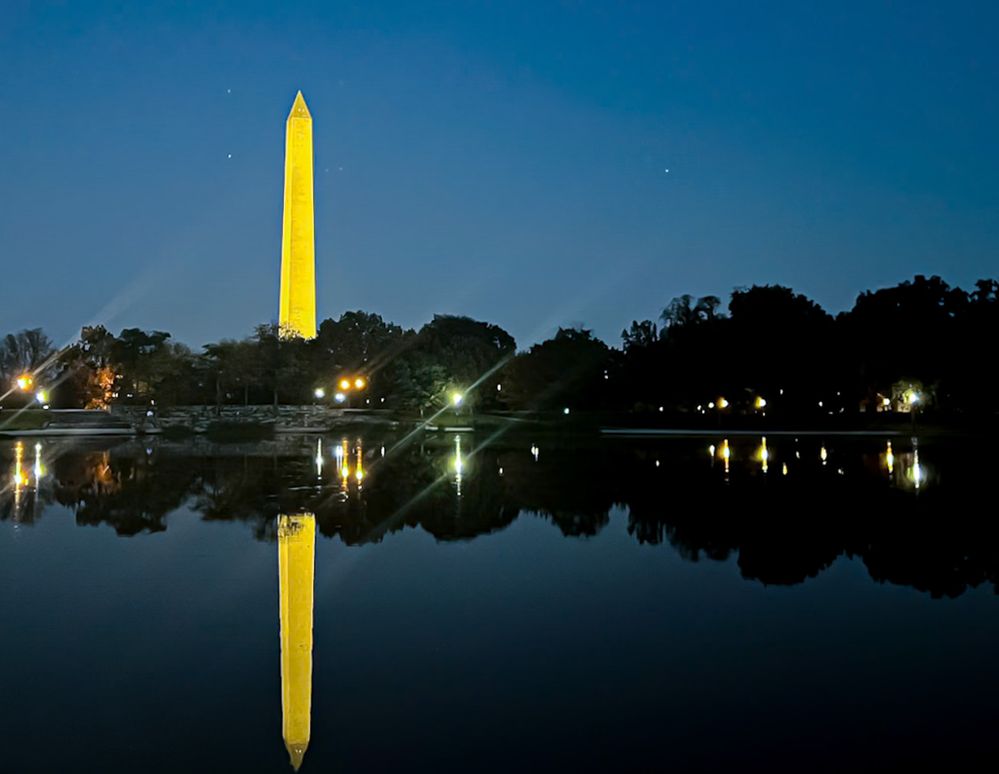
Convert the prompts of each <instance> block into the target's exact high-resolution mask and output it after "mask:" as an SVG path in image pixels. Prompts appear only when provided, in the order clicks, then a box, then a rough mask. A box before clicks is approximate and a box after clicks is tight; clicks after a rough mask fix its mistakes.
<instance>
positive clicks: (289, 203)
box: [278, 92, 316, 339]
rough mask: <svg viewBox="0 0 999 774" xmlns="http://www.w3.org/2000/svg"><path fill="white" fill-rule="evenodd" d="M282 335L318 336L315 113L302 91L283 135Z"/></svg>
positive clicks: (279, 322)
mask: <svg viewBox="0 0 999 774" xmlns="http://www.w3.org/2000/svg"><path fill="white" fill-rule="evenodd" d="M278 324H279V325H280V326H281V330H282V332H283V333H284V335H287V336H301V337H302V338H306V339H313V338H315V337H316V239H315V206H314V204H313V197H312V114H311V113H309V108H308V106H307V105H306V104H305V99H304V98H303V97H302V92H298V96H296V97H295V104H293V105H292V106H291V112H290V113H289V114H288V123H287V125H286V127H285V139H284V224H283V227H282V240H281V308H280V310H279V312H278Z"/></svg>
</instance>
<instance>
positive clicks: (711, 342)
mask: <svg viewBox="0 0 999 774" xmlns="http://www.w3.org/2000/svg"><path fill="white" fill-rule="evenodd" d="M997 333H999V281H997V280H992V279H983V280H979V281H978V282H976V283H975V288H974V290H972V291H964V290H962V289H960V288H958V287H950V286H949V285H948V284H947V283H946V282H944V281H943V280H942V279H941V278H940V277H937V276H933V277H929V278H926V277H925V276H923V275H917V276H916V277H915V279H914V280H912V281H905V282H902V283H900V284H898V285H896V286H894V287H890V288H884V289H881V290H876V291H865V292H863V293H861V294H860V295H859V296H858V297H857V300H856V303H855V304H854V306H853V308H852V309H850V310H849V311H846V312H841V313H840V314H838V315H836V316H832V315H830V314H829V313H828V312H826V311H825V310H824V309H822V307H820V306H819V305H818V304H817V303H815V302H814V301H811V300H810V299H808V298H807V297H805V296H804V295H801V294H798V293H795V292H794V291H793V290H791V289H790V288H788V287H784V286H781V285H754V286H752V287H749V288H736V289H735V290H734V291H733V292H732V294H731V297H730V300H729V303H728V309H727V314H726V313H725V312H723V311H722V302H721V299H720V298H718V297H717V296H704V297H701V298H694V297H693V296H690V295H682V296H679V297H677V298H674V299H672V300H671V301H670V302H669V303H668V304H667V305H666V306H665V307H664V308H663V311H662V314H661V315H660V317H659V319H658V320H656V321H652V320H642V321H638V320H636V321H633V322H632V324H631V326H630V327H629V328H628V329H626V330H624V331H622V332H621V339H622V344H621V347H620V349H617V348H612V347H610V346H608V345H607V344H606V343H605V342H603V341H601V340H600V339H598V338H597V337H595V336H594V335H593V333H592V331H591V330H588V329H586V328H582V327H576V328H559V329H558V331H557V332H556V333H555V335H554V336H553V337H552V338H550V339H548V340H546V341H543V342H540V343H537V344H534V345H533V346H531V347H530V348H529V349H527V350H525V351H521V352H517V348H516V342H515V341H514V339H513V337H512V336H511V335H510V334H509V333H507V332H506V331H505V330H503V329H502V328H500V327H499V326H497V325H493V324H491V323H487V322H481V321H478V320H473V319H471V318H469V317H462V316H455V315H435V316H434V318H433V319H432V320H431V321H430V322H428V323H427V324H425V325H424V326H423V327H422V328H420V329H419V330H418V331H417V330H413V329H404V328H402V327H401V326H399V325H396V324H394V323H391V322H386V321H385V320H383V319H382V317H381V316H380V315H377V314H372V313H369V312H363V311H351V312H345V313H344V314H342V315H341V316H340V318H339V319H337V320H334V319H327V320H324V321H323V322H322V323H321V324H320V326H319V330H318V334H317V336H316V338H315V339H312V340H309V341H306V340H303V339H301V338H295V337H289V336H286V335H283V332H282V331H281V330H280V329H279V328H278V327H277V326H276V325H274V324H264V325H258V326H257V327H256V328H255V330H254V331H253V333H252V335H250V336H248V337H246V338H244V339H239V340H235V339H223V340H221V341H218V342H215V343H211V344H206V345H205V346H204V347H203V348H202V351H201V352H194V351H193V350H192V349H191V348H190V347H188V346H186V345H185V344H182V343H178V342H176V341H174V340H173V339H172V337H171V335H170V334H169V333H167V332H166V331H143V330H140V329H138V328H125V329H124V330H122V331H121V332H120V333H119V334H118V335H117V336H115V335H113V334H112V333H111V332H110V331H108V330H107V329H106V328H104V326H102V325H95V326H88V327H85V328H83V330H82V331H81V333H80V337H79V339H78V340H77V341H76V342H74V343H73V344H72V345H70V346H68V347H66V348H64V349H62V350H59V351H56V350H55V349H54V347H53V346H52V342H51V340H50V339H49V338H48V337H47V336H46V335H45V334H44V333H43V332H42V331H41V329H31V330H24V331H21V332H19V333H15V334H8V335H6V336H5V337H3V339H0V380H2V382H3V384H4V385H5V387H4V392H7V391H8V390H11V386H12V384H13V382H14V381H15V380H16V378H17V376H18V375H19V374H21V373H24V372H31V373H33V374H34V375H35V381H36V384H37V385H39V386H43V385H44V386H45V387H47V388H48V389H49V390H50V392H51V396H50V401H51V404H52V405H53V406H58V407H82V408H107V407H109V406H111V405H113V404H133V405H148V404H150V403H155V404H156V405H157V406H171V405H216V406H218V407H221V406H223V405H260V404H272V405H274V406H277V405H278V404H280V403H287V404H311V403H315V402H318V401H317V399H316V398H315V395H314V391H315V389H316V388H317V387H322V388H324V389H325V391H326V396H325V397H324V399H323V401H322V402H331V400H332V396H333V393H334V392H335V391H336V384H337V382H338V380H339V379H340V378H342V377H346V376H350V377H351V378H354V377H356V376H362V377H364V379H365V380H366V382H367V386H366V388H365V389H364V390H363V391H351V392H349V393H348V399H347V402H346V405H348V406H352V407H356V408H372V409H375V408H385V409H396V410H407V411H420V412H421V413H422V412H424V411H427V410H436V409H439V408H441V407H443V406H445V405H447V403H448V400H449V398H450V395H451V394H452V393H453V392H455V391H458V392H461V393H462V394H463V396H464V397H465V400H464V401H463V403H462V406H463V407H471V408H475V409H478V410H487V411H488V410H551V409H556V408H561V407H563V406H571V407H572V408H574V409H601V410H628V411H631V410H655V409H656V407H659V406H664V407H669V410H670V411H671V412H672V411H690V410H693V408H694V406H695V405H700V404H706V403H707V402H708V401H712V400H715V399H717V397H719V396H722V395H724V396H726V397H727V400H728V401H729V402H730V403H731V404H732V405H733V408H734V409H738V408H739V407H749V406H751V405H752V402H753V401H754V400H755V398H756V397H758V396H766V400H767V406H768V410H774V411H781V410H783V411H788V412H795V413H802V412H808V411H812V412H815V411H816V410H817V409H821V412H820V413H827V412H828V411H841V410H844V411H856V410H857V409H858V408H859V407H861V406H864V405H866V406H874V405H875V404H879V403H880V401H882V400H883V399H884V398H885V397H887V398H890V399H892V400H897V399H898V398H899V396H900V395H901V393H902V391H903V390H904V389H906V387H909V388H910V389H911V388H913V387H914V386H915V387H916V388H918V390H919V391H920V395H921V398H922V402H921V406H927V407H935V408H939V409H942V410H951V411H966V410H971V409H975V410H981V409H982V408H983V407H989V410H994V408H993V403H992V401H991V398H990V394H991V392H992V391H994V390H995V387H996V383H995V379H994V377H995V376H996V364H995V357H994V356H993V355H992V354H991V353H990V352H989V351H988V350H987V349H986V348H985V347H983V344H985V343H986V342H989V341H994V340H995V336H996V334H997ZM985 346H986V347H987V344H985ZM0 394H2V393H0ZM31 397H32V396H30V395H24V394H18V393H17V392H16V391H14V392H13V393H8V395H7V397H6V399H5V400H4V404H5V405H8V406H10V405H14V404H16V403H17V401H18V400H20V402H21V403H20V405H23V404H24V403H25V402H27V401H29V400H30V399H31Z"/></svg>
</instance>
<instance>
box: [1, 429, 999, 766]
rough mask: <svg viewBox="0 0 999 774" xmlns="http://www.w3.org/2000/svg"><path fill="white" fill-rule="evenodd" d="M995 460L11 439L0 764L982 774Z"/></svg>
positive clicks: (397, 440) (752, 444)
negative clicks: (941, 773)
mask: <svg viewBox="0 0 999 774" xmlns="http://www.w3.org/2000/svg"><path fill="white" fill-rule="evenodd" d="M992 467H993V460H992V452H991V446H990V443H989V442H988V440H987V439H983V440H980V441H969V440H946V441H944V440H931V439H920V440H917V439H913V438H909V437H904V436H900V437H892V438H890V439H888V438H875V437H819V436H801V437H794V436H790V435H773V436H767V437H765V438H764V437H761V436H736V437H725V436H723V435H719V436H716V437H710V438H709V437H704V438H671V439H668V440H660V441H652V440H647V439H646V440H636V439H625V438H613V439H604V440H593V441H580V440H579V439H566V438H557V437H556V438H549V437H543V436H542V437H530V436H516V437H512V436H505V437H502V438H492V437H489V436H487V435H481V436H480V435H479V434H472V433H433V434H429V433H428V434H425V435H419V436H409V437H400V436H398V435H392V434H390V433H377V432H371V431H365V433H363V434H361V435H358V434H350V435H338V436H326V437H321V438H320V437H316V436H279V437H278V438H276V439H275V440H273V441H266V442H259V443H253V444H212V443H209V442H207V441H206V440H204V439H203V438H195V439H192V440H190V441H184V442H170V441H167V440H163V439H155V438H154V439H145V440H141V441H137V440H126V441H110V440H107V439H93V440H90V441H81V440H72V441H70V440H59V441H57V440H53V439H45V440H43V441H40V442H36V440H35V439H33V438H24V439H22V440H20V441H2V442H0V476H2V482H3V483H2V485H0V616H2V618H0V620H2V621H3V637H2V639H0V656H2V660H0V664H2V666H0V674H2V680H0V688H2V695H3V697H4V701H3V704H2V709H0V740H2V742H3V744H2V747H0V772H4V773H6V772H12V773H17V774H20V773H21V772H36V771H37V772H78V771H101V772H110V771H121V772H178V771H185V772H192V771H206V772H228V771H239V772H258V771H260V772H283V771H291V770H292V769H293V768H294V767H297V766H300V767H301V770H302V771H304V772H308V771H349V772H354V771H413V770H422V771H456V772H457V771H461V772H468V771H504V772H509V771H521V770H526V771H533V770H545V771H549V770H571V771H650V770H670V771H713V770H718V769H721V768H722V767H739V768H741V769H749V770H755V769H763V768H765V769H767V770H770V771H773V770H778V771H796V772H800V771H842V770H845V769H850V770H871V769H874V770H885V769H889V768H893V767H897V768H908V767H910V766H915V765H917V764H924V765H926V764H930V765H935V766H939V767H944V766H946V767H948V769H949V770H955V769H961V768H972V767H975V766H977V765H978V764H979V763H981V764H983V765H984V764H986V763H987V762H990V761H992V760H993V754H994V752H995V751H996V750H995V748H996V747H997V745H996V743H995V741H994V740H995V738H996V736H995V731H994V729H995V728H996V724H997V721H999V709H997V704H999V699H997V696H999V660H997V659H996V653H997V652H999V599H997V597H996V581H997V579H999V525H997V524H996V515H995V506H994V501H995V495H994V489H993V486H992V483H993V482H992V478H991V475H992Z"/></svg>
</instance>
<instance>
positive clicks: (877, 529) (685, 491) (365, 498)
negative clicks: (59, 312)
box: [0, 436, 999, 596]
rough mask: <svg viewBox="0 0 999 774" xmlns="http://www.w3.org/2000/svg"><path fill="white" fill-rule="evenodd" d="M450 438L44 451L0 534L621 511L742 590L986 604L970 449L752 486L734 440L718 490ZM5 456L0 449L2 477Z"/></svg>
mask: <svg viewBox="0 0 999 774" xmlns="http://www.w3.org/2000/svg"><path fill="white" fill-rule="evenodd" d="M452 438H453V436H452V437H451V438H447V437H445V438H433V439H429V440H427V439H425V440H424V441H423V442H422V443H420V442H414V443H411V444H408V445H405V446H403V447H401V448H399V447H394V446H393V443H395V440H396V439H393V438H384V439H377V438H375V439H368V440H367V441H366V442H365V443H364V444H362V443H361V442H360V440H359V439H345V442H344V443H343V445H342V449H341V451H340V452H338V453H339V454H340V456H339V457H335V456H334V455H333V454H332V453H331V449H330V447H329V446H327V447H325V448H324V449H323V450H322V453H321V454H320V459H321V460H322V461H323V465H322V469H321V470H320V469H319V468H318V467H317V462H316V451H317V450H316V449H315V448H314V444H315V443H316V441H315V440H314V439H302V440H292V441H285V442H282V443H273V444H269V445H258V446H256V447H252V448H247V449H235V450H233V449H232V448H229V449H226V447H214V448H212V447H205V448H200V447H196V448H190V447H184V446H176V447H171V446H170V445H169V444H162V445H153V446H152V447H150V448H147V447H146V446H145V445H138V444H134V443H125V444H120V445H118V446H116V447H114V448H101V449H92V450H88V449H79V448H73V447H64V448H57V447H53V448H51V449H49V450H46V452H45V455H44V457H45V460H46V467H45V472H44V475H43V476H40V477H37V480H36V481H35V482H34V484H32V483H31V479H30V476H27V477H26V478H25V479H24V481H22V485H21V486H18V487H16V489H17V491H16V492H15V491H14V490H15V487H11V486H7V487H5V488H4V490H3V494H2V495H0V518H2V519H5V520H17V521H21V522H30V521H32V520H33V519H34V518H37V517H38V516H39V515H40V514H41V513H43V512H44V509H45V507H46V506H47V505H48V504H51V503H58V504H60V505H63V506H66V507H67V508H69V509H70V510H72V511H73V512H74V513H75V515H76V520H77V523H78V524H81V525H84V524H85V525H98V524H106V525H109V526H111V527H112V528H113V529H114V530H115V531H116V532H117V533H118V534H120V535H135V534H137V533H140V532H157V531H161V530H164V529H166V528H167V516H168V515H169V514H171V513H173V512H175V511H177V510H179V509H183V508H186V509H188V510H190V511H193V512H195V513H197V514H200V515H201V517H202V518H204V519H206V520H222V521H232V520H235V521H240V522H244V523H246V524H248V525H249V526H250V527H251V529H252V531H253V534H254V535H255V536H256V537H257V538H258V539H262V540H273V539H275V532H274V530H275V527H274V524H275V516H276V515H277V514H278V513H282V512H300V511H310V512H314V513H315V514H316V520H317V526H318V529H319V531H320V533H321V534H323V535H325V536H327V537H334V536H335V537H338V538H340V539H341V540H343V541H344V542H345V543H347V544H350V545H357V544H363V543H369V542H377V541H379V540H382V539H383V538H384V536H385V535H387V534H390V533H393V532H396V531H399V530H403V529H407V528H421V529H423V530H425V531H426V532H428V533H429V534H431V535H432V536H434V537H435V538H436V539H437V540H441V541H455V540H468V539H472V538H475V537H477V536H479V535H484V534H488V533H491V532H496V531H498V530H502V529H504V528H506V527H507V526H508V525H510V524H511V523H512V522H513V521H514V520H515V519H516V518H517V517H518V515H519V514H521V513H522V512H523V513H531V514H535V515H537V516H539V517H541V518H544V519H546V520H549V521H551V522H552V524H553V525H555V526H556V527H557V528H558V529H559V530H560V531H561V532H562V534H564V535H566V536H572V537H586V536H591V535H596V534H597V533H598V532H599V531H600V530H601V529H602V528H603V527H604V526H605V525H606V524H607V523H608V521H609V518H610V513H611V511H612V509H613V507H614V506H615V505H620V506H621V507H622V508H623V509H624V510H625V512H626V513H627V529H628V532H629V534H631V535H632V536H633V537H634V538H635V539H636V540H637V541H638V542H639V543H643V544H653V545H654V544H660V543H668V544H669V545H671V546H672V547H673V548H674V549H675V550H676V551H677V552H678V553H679V554H680V555H681V556H682V557H684V558H685V559H687V560H690V561H699V560H702V559H706V560H726V559H729V558H735V560H736V562H737V565H738V567H739V570H740V572H741V574H742V575H743V577H745V578H747V579H750V580H754V581H759V582H761V583H764V584H782V585H787V584H796V583H801V582H803V581H805V580H806V579H808V578H813V577H815V576H817V575H819V574H820V573H822V572H823V571H824V570H826V569H827V568H828V567H829V566H830V565H832V564H833V562H835V560H836V559H837V558H838V557H840V556H850V557H858V558H859V559H861V560H862V561H863V563H864V564H865V566H866V567H867V569H868V571H869V573H870V575H871V577H872V578H873V579H874V580H876V581H878V582H890V583H896V584H902V585H906V586H911V587H914V588H916V589H920V590H922V591H926V592H929V593H931V594H933V595H934V596H957V595H959V594H961V593H963V592H964V591H965V590H966V589H968V588H970V587H976V586H979V585H980V584H983V583H991V584H993V586H995V584H996V581H997V577H999V527H995V526H993V524H992V523H991V521H990V520H989V519H988V517H987V514H986V510H985V507H984V506H983V505H982V504H981V503H983V502H988V498H987V495H988V492H987V490H986V487H987V481H988V479H987V478H986V477H985V473H986V471H985V470H984V467H985V465H986V464H987V457H986V456H985V454H984V453H980V452H984V451H985V450H984V449H982V450H979V449H974V448H951V447H949V446H946V445H943V444H938V445H937V446H936V447H935V448H934V447H931V448H930V449H929V451H928V452H926V451H924V453H923V457H924V459H930V460H932V463H931V467H929V468H925V469H924V470H920V468H919V465H920V463H919V462H918V461H915V465H916V471H917V472H916V473H915V474H913V472H912V468H913V464H914V459H913V457H914V455H913V453H912V450H911V449H909V448H908V446H907V444H902V443H901V442H899V443H897V444H896V447H897V448H896V449H895V450H893V452H890V460H889V461H888V462H886V458H885V453H884V448H882V446H881V444H879V443H876V442H873V441H863V442H861V441H856V442H852V443H843V444H838V445H835V446H833V445H830V448H829V450H828V453H827V459H825V460H822V459H820V457H819V445H820V444H819V442H818V441H815V442H807V443H804V442H802V443H796V442H794V441H793V439H788V440H787V441H782V442H777V443H775V442H774V441H771V443H770V445H769V446H768V447H763V448H764V449H766V450H767V454H768V455H769V458H768V459H769V466H768V469H767V470H766V471H764V467H765V466H764V464H763V463H764V459H761V455H760V449H759V448H756V451H755V452H754V444H756V443H758V440H757V441H752V442H751V441H750V440H748V439H747V440H746V441H744V442H735V441H733V444H732V449H733V450H734V451H733V458H732V464H731V465H730V467H729V470H728V471H727V472H726V470H725V465H724V464H723V463H722V462H721V461H720V459H719V458H718V455H717V454H716V455H715V457H714V458H712V457H710V456H709V455H708V453H707V451H706V448H707V442H706V441H700V440H698V441H675V442H671V444H670V445H669V446H660V447H656V446H654V445H634V444H625V443H605V444H596V445H588V446H587V445H584V446H579V445H574V444H568V443H565V444H559V443H555V442H548V443H546V444H545V447H544V448H543V449H538V448H537V447H536V446H534V445H533V444H532V443H530V442H525V443H519V442H507V443H504V444H503V445H499V446H492V447H487V448H484V449H481V450H475V452H474V453H470V452H472V449H473V444H474V439H471V438H468V439H467V440H466V445H465V449H464V451H463V450H462V449H461V447H460V446H458V447H456V446H455V445H454V444H453V442H452ZM333 448H334V449H335V448H336V447H335V446H334V447H333ZM383 450H385V451H383ZM8 452H9V453H8ZM11 454H12V450H10V449H5V451H4V466H5V469H6V468H9V467H10V465H11V464H12V462H11V460H12V456H11ZM23 456H24V454H23V450H22V457H23ZM456 457H460V458H461V464H460V465H459V464H456ZM784 465H788V473H787V474H784V473H783V470H782V468H783V466H784ZM907 466H908V467H907ZM22 467H24V469H25V470H28V467H27V463H24V464H23V465H22ZM359 468H360V469H359ZM926 471H930V472H929V473H928V472H926ZM931 475H932V478H928V477H929V476H931ZM926 480H929V481H931V484H932V485H929V486H926V485H924V486H923V487H922V489H921V490H919V491H915V484H914V483H913V482H916V483H918V482H920V481H923V482H925V481H926ZM459 489H460V494H459ZM15 495H16V496H15Z"/></svg>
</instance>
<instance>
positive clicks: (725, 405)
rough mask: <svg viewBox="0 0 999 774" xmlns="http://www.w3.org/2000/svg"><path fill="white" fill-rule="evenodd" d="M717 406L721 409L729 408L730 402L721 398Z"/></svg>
mask: <svg viewBox="0 0 999 774" xmlns="http://www.w3.org/2000/svg"><path fill="white" fill-rule="evenodd" d="M717 406H718V408H720V409H724V408H728V401H727V400H725V398H719V399H718V403H717Z"/></svg>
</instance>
